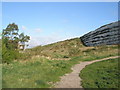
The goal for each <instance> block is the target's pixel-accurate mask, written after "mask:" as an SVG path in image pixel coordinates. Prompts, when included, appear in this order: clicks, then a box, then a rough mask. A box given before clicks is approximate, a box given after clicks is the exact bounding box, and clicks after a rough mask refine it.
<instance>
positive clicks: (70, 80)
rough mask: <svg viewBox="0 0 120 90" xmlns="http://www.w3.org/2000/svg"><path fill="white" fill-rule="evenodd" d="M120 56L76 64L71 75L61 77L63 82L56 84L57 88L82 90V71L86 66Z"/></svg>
mask: <svg viewBox="0 0 120 90" xmlns="http://www.w3.org/2000/svg"><path fill="white" fill-rule="evenodd" d="M118 57H120V56H113V57H108V58H104V59H99V60H94V61H85V62H80V64H76V65H75V66H73V67H72V68H71V69H72V70H73V71H72V72H71V73H69V74H65V75H64V76H62V77H61V80H60V81H59V82H57V83H55V88H82V86H81V80H82V79H81V78H80V77H79V73H80V71H81V70H82V69H83V68H85V66H86V65H89V64H92V63H94V62H99V61H103V60H108V59H114V58H118Z"/></svg>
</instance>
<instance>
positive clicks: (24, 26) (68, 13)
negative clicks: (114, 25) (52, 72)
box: [2, 2, 118, 47]
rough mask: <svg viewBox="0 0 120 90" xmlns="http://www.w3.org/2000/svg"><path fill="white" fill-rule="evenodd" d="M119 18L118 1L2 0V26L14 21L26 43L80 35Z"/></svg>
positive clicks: (43, 43)
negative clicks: (23, 35)
mask: <svg viewBox="0 0 120 90" xmlns="http://www.w3.org/2000/svg"><path fill="white" fill-rule="evenodd" d="M117 20H118V3H117V2H3V3H2V29H5V28H6V26H7V25H8V24H9V23H13V22H15V23H16V24H17V25H18V27H19V31H20V33H21V32H24V33H25V34H27V35H29V36H30V37H31V40H30V41H29V43H28V44H29V47H34V46H37V45H46V44H50V43H54V42H58V41H62V40H66V39H70V38H75V37H80V36H82V35H84V34H86V33H88V32H90V31H93V30H95V29H97V28H99V27H100V26H102V25H105V24H108V23H111V22H114V21H117Z"/></svg>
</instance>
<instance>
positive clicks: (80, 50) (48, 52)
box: [21, 38, 118, 59]
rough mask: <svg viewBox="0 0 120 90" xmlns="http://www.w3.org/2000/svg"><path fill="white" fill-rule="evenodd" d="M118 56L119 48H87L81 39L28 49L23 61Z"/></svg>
mask: <svg viewBox="0 0 120 90" xmlns="http://www.w3.org/2000/svg"><path fill="white" fill-rule="evenodd" d="M116 54H118V46H117V45H110V46H107V45H106V46H98V47H86V46H84V45H83V44H82V42H81V41H80V39H79V38H74V39H69V40H65V41H61V42H57V43H53V44H49V45H45V46H37V47H34V48H32V49H27V50H26V51H25V52H24V56H22V57H23V58H21V59H28V58H32V57H33V56H38V55H39V56H45V57H50V58H55V59H60V58H61V59H66V58H71V57H76V56H86V57H87V56H90V55H92V56H93V57H94V56H98V57H99V56H104V55H105V56H106V55H108V56H109V55H116Z"/></svg>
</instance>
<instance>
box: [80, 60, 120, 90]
mask: <svg viewBox="0 0 120 90" xmlns="http://www.w3.org/2000/svg"><path fill="white" fill-rule="evenodd" d="M80 76H81V78H82V79H83V80H82V86H83V87H84V88H118V85H120V83H119V84H118V79H119V78H120V72H119V69H118V59H112V60H107V61H101V62H96V63H93V64H91V65H88V66H87V67H86V68H84V69H83V70H82V72H81V74H80Z"/></svg>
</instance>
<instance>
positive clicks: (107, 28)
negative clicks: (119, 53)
mask: <svg viewBox="0 0 120 90" xmlns="http://www.w3.org/2000/svg"><path fill="white" fill-rule="evenodd" d="M119 32H120V26H119V25H118V22H114V23H110V24H107V25H104V26H101V27H100V28H98V29H96V30H95V31H91V32H89V33H87V34H85V35H84V36H82V37H80V39H81V41H82V42H83V44H84V45H85V46H98V45H115V44H120V40H119V38H120V34H119Z"/></svg>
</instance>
